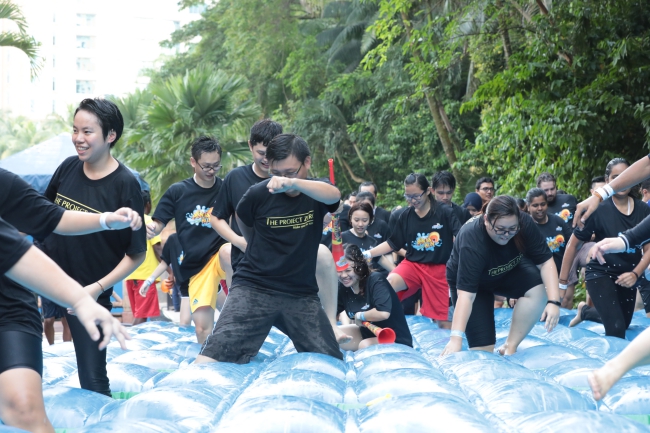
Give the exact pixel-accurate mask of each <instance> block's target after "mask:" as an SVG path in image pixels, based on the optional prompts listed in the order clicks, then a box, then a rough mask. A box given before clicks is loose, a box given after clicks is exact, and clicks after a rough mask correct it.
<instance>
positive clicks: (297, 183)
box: [267, 176, 341, 204]
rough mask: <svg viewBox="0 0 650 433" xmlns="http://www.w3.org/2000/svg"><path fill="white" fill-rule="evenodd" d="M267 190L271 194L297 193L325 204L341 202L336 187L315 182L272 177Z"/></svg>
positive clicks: (339, 193) (339, 192)
mask: <svg viewBox="0 0 650 433" xmlns="http://www.w3.org/2000/svg"><path fill="white" fill-rule="evenodd" d="M267 188H268V189H269V192H271V194H279V193H281V192H290V191H298V192H301V193H303V194H305V195H308V196H309V197H311V198H313V199H314V200H316V201H320V202H322V203H325V204H334V203H337V202H338V201H340V200H341V191H339V189H338V188H337V187H335V186H334V185H331V184H329V183H325V182H320V181H317V180H307V179H295V178H287V177H281V176H273V177H272V178H271V179H270V180H269V183H268V184H267Z"/></svg>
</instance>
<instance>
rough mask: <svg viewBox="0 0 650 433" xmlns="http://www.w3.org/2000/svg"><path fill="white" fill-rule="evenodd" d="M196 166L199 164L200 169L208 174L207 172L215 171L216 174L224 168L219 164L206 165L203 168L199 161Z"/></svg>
mask: <svg viewBox="0 0 650 433" xmlns="http://www.w3.org/2000/svg"><path fill="white" fill-rule="evenodd" d="M196 164H197V165H198V166H199V167H201V170H203V171H206V172H207V171H214V172H215V173H216V172H217V171H219V170H221V167H223V166H222V165H221V164H219V165H206V166H202V165H201V163H200V162H199V161H196Z"/></svg>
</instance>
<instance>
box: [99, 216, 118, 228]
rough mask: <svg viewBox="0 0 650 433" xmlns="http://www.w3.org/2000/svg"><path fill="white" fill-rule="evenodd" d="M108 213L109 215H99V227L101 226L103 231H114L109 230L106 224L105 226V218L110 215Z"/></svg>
mask: <svg viewBox="0 0 650 433" xmlns="http://www.w3.org/2000/svg"><path fill="white" fill-rule="evenodd" d="M110 213H111V212H104V213H103V214H101V215H100V216H99V225H100V226H102V228H103V229H104V230H115V229H112V228H110V227H109V226H108V224H106V217H107V216H108V215H110Z"/></svg>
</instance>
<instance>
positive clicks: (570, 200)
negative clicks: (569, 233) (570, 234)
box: [547, 194, 578, 224]
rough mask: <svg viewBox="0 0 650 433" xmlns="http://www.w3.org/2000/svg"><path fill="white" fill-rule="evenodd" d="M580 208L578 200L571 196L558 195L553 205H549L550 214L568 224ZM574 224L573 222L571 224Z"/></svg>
mask: <svg viewBox="0 0 650 433" xmlns="http://www.w3.org/2000/svg"><path fill="white" fill-rule="evenodd" d="M576 207H578V200H576V198H575V197H574V196H572V195H571V194H558V195H557V196H555V201H554V202H553V203H552V204H551V203H548V210H547V212H548V214H549V215H550V214H554V215H557V216H559V217H560V218H562V219H563V220H564V222H566V223H568V222H569V221H571V220H572V219H573V214H575V213H576ZM571 224H573V222H571Z"/></svg>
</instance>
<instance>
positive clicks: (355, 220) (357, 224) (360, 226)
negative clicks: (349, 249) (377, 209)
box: [350, 210, 370, 237]
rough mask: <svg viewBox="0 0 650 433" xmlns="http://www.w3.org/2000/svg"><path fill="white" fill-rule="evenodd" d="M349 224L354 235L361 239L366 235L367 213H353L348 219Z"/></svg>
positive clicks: (360, 211)
mask: <svg viewBox="0 0 650 433" xmlns="http://www.w3.org/2000/svg"><path fill="white" fill-rule="evenodd" d="M350 224H351V225H352V230H353V231H354V234H355V235H357V236H359V237H363V236H365V234H366V229H367V228H368V225H370V215H368V212H366V211H362V210H357V211H354V213H353V214H352V217H351V218H350Z"/></svg>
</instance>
